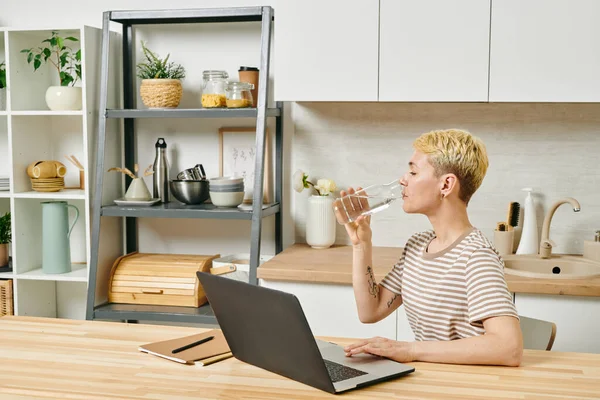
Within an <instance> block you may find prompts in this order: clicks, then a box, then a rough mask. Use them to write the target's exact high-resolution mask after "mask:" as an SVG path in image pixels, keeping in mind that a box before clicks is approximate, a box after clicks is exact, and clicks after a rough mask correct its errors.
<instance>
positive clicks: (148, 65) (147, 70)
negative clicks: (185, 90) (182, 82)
mask: <svg viewBox="0 0 600 400" xmlns="http://www.w3.org/2000/svg"><path fill="white" fill-rule="evenodd" d="M141 44H142V52H143V53H144V57H145V58H146V60H145V62H141V63H138V64H137V70H138V73H137V76H138V78H140V79H183V78H185V68H184V67H183V66H182V65H180V64H176V63H174V62H173V61H171V62H169V57H170V56H171V54H167V56H166V57H165V58H164V59H161V58H160V57H159V55H158V54H156V53H155V52H153V51H152V50H150V49H149V48H148V47H146V44H145V43H144V42H143V41H142V42H141Z"/></svg>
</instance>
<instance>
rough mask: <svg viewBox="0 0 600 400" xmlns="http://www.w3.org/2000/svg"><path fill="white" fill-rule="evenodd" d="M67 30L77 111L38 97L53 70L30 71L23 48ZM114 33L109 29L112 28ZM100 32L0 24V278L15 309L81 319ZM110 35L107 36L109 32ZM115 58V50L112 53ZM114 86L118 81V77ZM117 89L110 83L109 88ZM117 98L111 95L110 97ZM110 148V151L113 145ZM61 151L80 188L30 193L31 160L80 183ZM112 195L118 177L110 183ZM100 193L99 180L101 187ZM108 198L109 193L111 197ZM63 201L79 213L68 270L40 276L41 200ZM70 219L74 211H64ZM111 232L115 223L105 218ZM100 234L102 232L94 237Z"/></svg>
mask: <svg viewBox="0 0 600 400" xmlns="http://www.w3.org/2000/svg"><path fill="white" fill-rule="evenodd" d="M53 30H55V31H58V32H60V35H61V36H63V37H64V36H73V37H76V38H77V39H79V42H76V43H71V42H70V43H69V45H70V46H71V47H73V48H75V49H78V48H81V51H82V56H81V59H82V62H81V64H82V75H83V78H82V80H80V81H78V82H77V83H76V86H81V88H82V104H83V108H82V110H80V111H51V110H49V109H48V107H47V105H46V102H45V92H46V89H47V88H48V86H51V85H58V84H59V82H58V77H57V74H56V71H55V70H53V69H52V67H51V66H50V65H48V64H42V66H41V67H40V68H39V69H38V70H37V71H35V72H34V71H33V66H32V65H30V64H28V63H27V61H26V54H24V53H21V50H22V49H25V48H31V47H35V46H39V45H40V44H41V41H42V40H44V39H46V38H48V37H50V35H51V32H52V31H53ZM111 34H112V35H114V36H115V39H116V38H117V34H116V33H111ZM101 35H102V31H101V30H100V29H97V28H93V27H88V26H82V27H76V28H67V29H60V28H57V29H18V28H0V60H4V61H5V62H6V72H7V90H6V110H1V111H0V176H9V177H10V190H9V191H0V212H1V213H4V212H6V211H9V210H10V211H11V213H12V243H11V246H10V253H11V256H12V265H13V271H12V272H8V273H6V272H5V273H0V279H13V288H14V306H15V307H14V310H15V314H16V315H30V316H43V317H53V318H73V319H85V309H86V307H85V306H86V300H87V283H88V279H89V268H88V265H89V260H90V251H91V247H90V246H91V244H90V241H91V237H90V233H91V222H92V221H91V218H90V205H91V200H92V195H93V189H94V183H95V182H94V181H93V177H94V170H93V167H94V165H95V160H94V158H95V148H96V138H97V129H98V99H99V97H100V96H99V92H98V90H99V81H100V76H99V74H100V70H99V63H98V61H99V59H100V46H101ZM111 40H112V38H111ZM115 56H116V57H118V55H115ZM114 87H115V88H118V87H120V82H119V81H118V77H117V78H115V82H114ZM115 90H116V89H115ZM115 98H116V96H115ZM111 144H112V147H111V146H110V145H109V146H108V147H107V157H108V158H113V159H114V157H115V154H121V152H120V149H119V146H120V144H119V142H118V140H115V141H114V143H111ZM113 148H114V152H113V151H112V149H113ZM65 155H75V156H76V157H77V158H78V159H79V161H80V162H81V163H82V164H83V165H84V168H85V172H84V181H85V184H84V189H78V188H75V189H63V190H61V191H59V192H52V193H44V192H36V191H34V190H32V188H31V182H30V179H29V177H28V176H27V172H26V169H27V166H28V165H29V164H30V163H32V162H34V161H37V160H57V161H60V162H62V163H63V164H64V165H65V166H66V167H67V175H66V176H65V186H66V187H78V186H79V170H78V169H77V168H75V166H73V165H72V164H71V163H70V162H69V161H68V160H67V159H66V158H65ZM108 184H109V185H113V186H115V187H114V188H109V190H108V192H109V193H112V192H114V191H116V190H118V191H120V190H121V188H120V187H118V184H119V182H116V181H110V182H108ZM106 191H107V189H106V186H105V192H106ZM113 197H114V195H113ZM49 200H62V201H66V202H68V203H69V204H72V205H74V206H76V207H77V208H78V209H79V219H78V221H77V223H76V224H75V226H74V228H73V231H72V232H71V236H70V249H71V261H72V263H73V264H72V271H71V272H69V273H65V274H45V273H44V272H43V271H42V205H41V203H42V202H44V201H49ZM69 215H70V219H69V221H72V218H73V217H74V213H73V212H72V211H70V212H69ZM107 225H108V230H109V234H110V235H111V236H112V235H114V234H115V232H118V231H119V229H116V228H115V226H113V225H117V223H109V224H107ZM101 240H102V238H101Z"/></svg>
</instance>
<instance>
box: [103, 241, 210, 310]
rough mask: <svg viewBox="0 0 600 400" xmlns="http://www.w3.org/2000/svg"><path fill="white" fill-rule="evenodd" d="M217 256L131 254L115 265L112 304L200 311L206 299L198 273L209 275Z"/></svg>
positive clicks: (112, 278)
mask: <svg viewBox="0 0 600 400" xmlns="http://www.w3.org/2000/svg"><path fill="white" fill-rule="evenodd" d="M219 257H220V255H219V254H215V255H211V256H208V255H190V254H154V253H137V252H134V253H130V254H126V255H124V256H122V257H119V258H118V259H117V260H116V261H115V263H114V264H113V267H112V270H111V274H110V282H109V286H108V301H109V302H111V303H128V304H151V305H165V306H167V305H168V306H185V307H200V306H201V305H203V304H204V303H206V301H207V300H206V295H205V293H204V290H203V289H202V285H201V284H200V281H199V280H198V277H197V276H196V271H203V272H210V268H211V267H212V262H213V260H214V259H215V258H219Z"/></svg>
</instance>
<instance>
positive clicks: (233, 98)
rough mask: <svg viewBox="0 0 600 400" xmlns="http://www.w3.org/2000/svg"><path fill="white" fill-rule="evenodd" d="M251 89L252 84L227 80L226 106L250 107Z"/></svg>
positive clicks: (252, 87)
mask: <svg viewBox="0 0 600 400" xmlns="http://www.w3.org/2000/svg"><path fill="white" fill-rule="evenodd" d="M252 89H254V85H253V84H251V83H247V82H229V83H228V84H227V90H226V91H225V92H226V95H227V108H245V107H252V103H253V101H252Z"/></svg>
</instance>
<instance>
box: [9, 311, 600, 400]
mask: <svg viewBox="0 0 600 400" xmlns="http://www.w3.org/2000/svg"><path fill="white" fill-rule="evenodd" d="M201 331H202V329H196V328H187V327H168V326H160V325H141V324H140V325H137V324H122V323H118V322H100V321H73V320H60V319H46V318H30V317H3V318H0V398H1V399H48V398H61V399H67V398H68V399H85V400H93V399H230V400H233V399H255V400H258V399H307V400H308V399H321V398H334V397H335V395H330V394H328V393H325V392H322V391H320V390H317V389H313V388H312V387H309V386H306V385H303V384H301V383H297V382H295V381H292V380H290V379H287V378H283V377H281V376H279V375H276V374H273V373H270V372H268V371H265V370H262V369H260V368H256V367H254V366H252V365H248V364H245V363H243V362H240V361H238V360H236V359H234V358H230V359H228V360H225V361H221V362H218V363H216V364H212V365H209V366H207V367H201V366H196V365H194V366H186V365H182V364H178V363H175V362H172V361H168V360H164V359H161V358H158V357H154V356H151V355H148V354H144V353H141V352H139V351H138V350H137V348H138V346H139V345H140V344H144V343H148V342H153V341H157V340H165V339H171V338H176V337H180V336H185V335H190V334H193V333H198V332H201ZM336 341H337V342H339V343H342V344H343V343H347V342H351V340H349V339H336ZM411 365H413V366H414V367H415V368H416V371H415V372H414V373H412V374H410V375H408V376H406V377H402V378H399V379H396V380H393V381H388V382H384V383H380V384H377V385H374V386H370V387H367V388H364V389H361V390H354V391H351V392H348V393H346V394H343V395H340V396H342V398H344V399H369V400H376V399H392V398H394V399H408V398H411V399H414V398H418V399H534V398H535V399H571V398H577V399H598V398H600V355H597V354H581V353H556V352H542V351H526V352H525V357H524V360H523V365H522V366H521V367H518V368H509V367H489V366H487V367H486V366H464V365H444V364H429V363H411ZM340 396H338V397H340Z"/></svg>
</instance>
